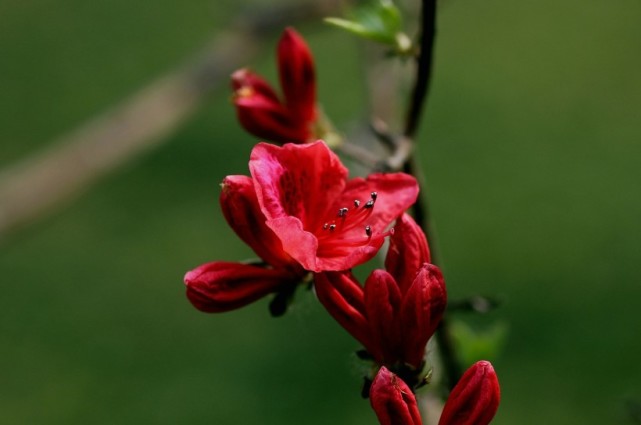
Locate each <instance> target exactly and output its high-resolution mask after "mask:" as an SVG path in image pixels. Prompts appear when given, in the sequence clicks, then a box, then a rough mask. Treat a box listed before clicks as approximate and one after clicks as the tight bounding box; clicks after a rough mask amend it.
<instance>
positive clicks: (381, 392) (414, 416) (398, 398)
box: [369, 366, 422, 425]
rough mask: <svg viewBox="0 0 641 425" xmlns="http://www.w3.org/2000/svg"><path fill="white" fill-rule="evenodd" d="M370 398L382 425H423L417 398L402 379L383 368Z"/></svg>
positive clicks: (375, 379) (375, 380)
mask: <svg viewBox="0 0 641 425" xmlns="http://www.w3.org/2000/svg"><path fill="white" fill-rule="evenodd" d="M369 398H370V401H371V403H372V408H373V409H374V412H376V416H377V417H378V421H379V422H380V423H381V425H421V424H422V421H421V414H420V412H419V410H418V405H417V403H416V397H414V394H413V393H412V390H411V389H410V388H409V387H408V386H407V384H406V383H405V382H403V380H402V379H400V378H399V377H398V376H396V375H394V374H393V373H392V372H390V371H389V370H387V368H385V366H383V367H381V369H380V370H379V371H378V374H376V378H374V382H373V383H372V387H371V389H370V393H369Z"/></svg>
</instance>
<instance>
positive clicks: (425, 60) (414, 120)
mask: <svg viewBox="0 0 641 425" xmlns="http://www.w3.org/2000/svg"><path fill="white" fill-rule="evenodd" d="M435 36H436V0H423V3H422V7H421V27H420V34H419V46H420V52H419V55H418V58H417V66H416V76H415V77H414V88H413V90H412V97H411V99H410V106H409V110H408V112H407V119H406V122H405V130H404V132H403V134H404V135H405V137H408V138H410V139H413V138H414V137H415V136H416V131H417V130H418V125H419V123H420V121H421V115H422V113H423V109H424V105H425V98H426V97H427V93H428V89H429V85H430V80H431V77H432V57H433V52H434V37H435Z"/></svg>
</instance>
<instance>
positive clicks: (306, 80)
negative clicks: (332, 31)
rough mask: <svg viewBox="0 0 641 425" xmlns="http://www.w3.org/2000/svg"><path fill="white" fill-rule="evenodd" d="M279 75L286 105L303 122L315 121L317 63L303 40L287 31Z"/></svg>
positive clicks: (280, 49)
mask: <svg viewBox="0 0 641 425" xmlns="http://www.w3.org/2000/svg"><path fill="white" fill-rule="evenodd" d="M277 54H278V73H279V76H280V85H281V87H282V88H283V93H284V94H285V105H286V106H287V109H289V110H290V111H291V113H292V114H293V115H294V116H295V117H298V119H300V120H301V121H304V122H308V123H311V122H313V121H314V120H315V119H316V75H315V71H314V59H313V58H312V53H311V51H310V50H309V47H308V46H307V43H305V40H304V39H303V37H301V35H300V34H298V33H297V32H296V31H295V30H294V29H293V28H287V29H285V31H284V32H283V35H282V37H281V38H280V41H279V42H278V52H277Z"/></svg>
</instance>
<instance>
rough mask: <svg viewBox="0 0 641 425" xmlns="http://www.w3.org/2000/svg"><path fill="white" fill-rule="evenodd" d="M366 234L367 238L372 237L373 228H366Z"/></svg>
mask: <svg viewBox="0 0 641 425" xmlns="http://www.w3.org/2000/svg"><path fill="white" fill-rule="evenodd" d="M365 234H366V235H367V236H372V228H371V227H370V226H365Z"/></svg>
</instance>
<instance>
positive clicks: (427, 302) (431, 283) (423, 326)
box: [401, 264, 447, 368]
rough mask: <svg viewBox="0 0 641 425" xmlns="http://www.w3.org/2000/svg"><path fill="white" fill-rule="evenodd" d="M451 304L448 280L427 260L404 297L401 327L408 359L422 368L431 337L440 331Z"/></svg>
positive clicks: (415, 365)
mask: <svg viewBox="0 0 641 425" xmlns="http://www.w3.org/2000/svg"><path fill="white" fill-rule="evenodd" d="M446 305H447V294H446V291H445V281H444V280H443V275H442V274H441V271H440V270H439V269H438V267H436V266H435V265H433V264H425V265H424V266H423V267H422V268H421V269H420V271H419V273H418V274H417V275H416V278H415V279H414V282H413V283H412V286H410V288H409V290H408V291H407V293H406V294H405V296H404V297H403V306H402V307H401V327H402V329H403V348H404V360H405V361H406V362H407V363H409V364H411V365H412V366H414V367H415V368H418V367H419V366H420V364H421V362H422V361H423V356H424V354H425V346H426V345H427V341H428V340H429V339H430V337H431V336H432V335H433V334H434V332H435V331H436V328H437V327H438V324H439V322H440V321H441V318H442V317H443V313H444V312H445V306H446Z"/></svg>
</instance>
